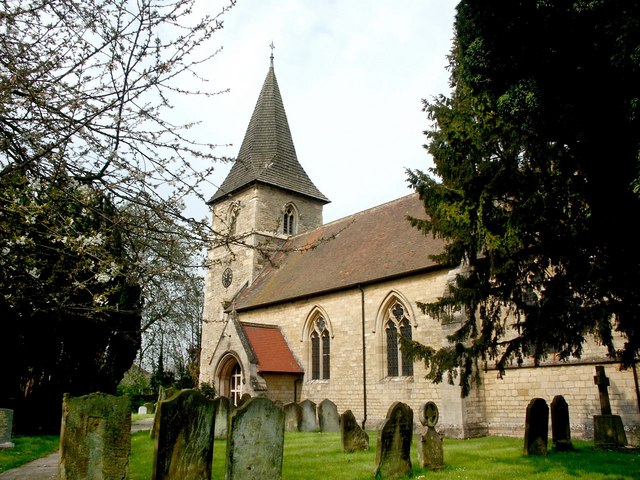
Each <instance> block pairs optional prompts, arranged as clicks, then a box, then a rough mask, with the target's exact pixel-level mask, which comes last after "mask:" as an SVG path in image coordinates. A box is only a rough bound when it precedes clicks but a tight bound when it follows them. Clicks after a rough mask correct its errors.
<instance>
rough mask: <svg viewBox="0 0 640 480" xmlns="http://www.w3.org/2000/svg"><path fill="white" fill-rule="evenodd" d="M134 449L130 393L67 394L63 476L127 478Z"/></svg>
mask: <svg viewBox="0 0 640 480" xmlns="http://www.w3.org/2000/svg"><path fill="white" fill-rule="evenodd" d="M130 450H131V403H130V401H129V398H128V397H116V396H113V395H107V394H104V393H92V394H90V395H85V396H82V397H72V396H71V395H69V394H65V395H64V397H63V401H62V426H61V429H60V460H59V463H58V479H59V480H81V479H91V480H102V479H104V480H124V479H126V478H128V468H129V452H130Z"/></svg>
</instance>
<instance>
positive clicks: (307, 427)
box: [300, 399, 318, 432]
mask: <svg viewBox="0 0 640 480" xmlns="http://www.w3.org/2000/svg"><path fill="white" fill-rule="evenodd" d="M300 407H301V408H302V421H301V422H300V431H301V432H315V431H316V430H318V416H317V413H316V404H315V403H313V402H312V401H311V400H309V399H306V400H303V401H302V402H300Z"/></svg>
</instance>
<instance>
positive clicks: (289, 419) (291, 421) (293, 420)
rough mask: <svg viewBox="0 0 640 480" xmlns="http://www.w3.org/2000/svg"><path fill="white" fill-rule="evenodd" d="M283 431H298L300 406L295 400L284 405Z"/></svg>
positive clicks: (300, 416) (300, 417) (300, 420)
mask: <svg viewBox="0 0 640 480" xmlns="http://www.w3.org/2000/svg"><path fill="white" fill-rule="evenodd" d="M283 408H284V430H285V432H299V431H300V423H302V407H301V406H300V405H298V404H297V403H296V402H291V403H287V404H286V405H285V406H284V407H283Z"/></svg>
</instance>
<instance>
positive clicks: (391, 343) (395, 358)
mask: <svg viewBox="0 0 640 480" xmlns="http://www.w3.org/2000/svg"><path fill="white" fill-rule="evenodd" d="M385 334H386V335H385V339H386V354H387V376H389V377H398V376H403V377H409V376H412V375H413V362H412V361H411V360H410V359H409V357H408V355H407V354H406V353H405V352H403V351H402V349H401V347H400V341H399V336H401V337H403V338H405V339H407V340H411V339H412V331H411V322H410V321H409V318H408V317H407V313H406V309H405V308H404V306H403V305H402V304H401V303H399V302H395V303H394V304H392V306H391V308H389V310H388V311H387V318H386V322H385Z"/></svg>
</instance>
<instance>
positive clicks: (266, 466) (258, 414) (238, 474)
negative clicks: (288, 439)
mask: <svg viewBox="0 0 640 480" xmlns="http://www.w3.org/2000/svg"><path fill="white" fill-rule="evenodd" d="M283 448H284V410H283V408H282V407H281V406H279V405H276V404H274V403H273V402H272V401H271V400H269V399H268V398H266V397H254V398H251V399H249V400H247V402H246V403H244V404H243V405H242V406H240V407H238V408H236V409H235V410H234V412H233V413H232V414H231V422H230V430H229V437H228V440H227V461H226V465H225V469H226V474H225V480H266V479H269V480H279V479H281V478H282V453H283ZM202 478H209V477H202Z"/></svg>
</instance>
